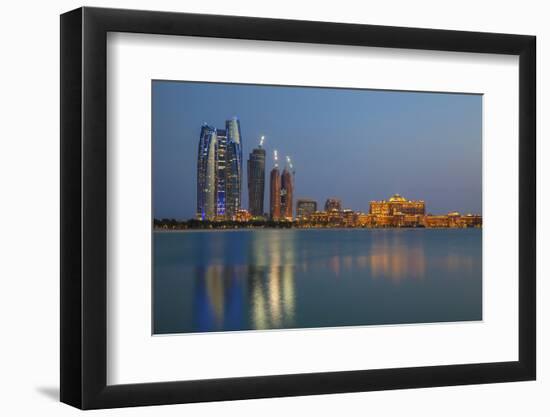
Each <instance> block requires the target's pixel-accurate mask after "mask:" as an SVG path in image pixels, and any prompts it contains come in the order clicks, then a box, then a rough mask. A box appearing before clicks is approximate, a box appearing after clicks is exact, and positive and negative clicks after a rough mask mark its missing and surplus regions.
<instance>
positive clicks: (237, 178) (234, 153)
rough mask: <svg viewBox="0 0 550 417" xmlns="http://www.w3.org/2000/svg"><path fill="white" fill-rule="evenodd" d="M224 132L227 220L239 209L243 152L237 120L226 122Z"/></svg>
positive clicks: (239, 126)
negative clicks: (225, 143)
mask: <svg viewBox="0 0 550 417" xmlns="http://www.w3.org/2000/svg"><path fill="white" fill-rule="evenodd" d="M225 131H226V134H227V148H226V161H227V162H226V167H225V170H226V184H225V187H226V188H225V190H226V192H225V214H226V216H227V217H229V218H234V217H235V215H236V214H237V211H238V210H239V209H240V208H241V185H242V184H241V178H242V160H243V151H242V138H241V125H240V122H239V119H237V118H236V117H234V118H233V119H231V120H227V121H226V122H225Z"/></svg>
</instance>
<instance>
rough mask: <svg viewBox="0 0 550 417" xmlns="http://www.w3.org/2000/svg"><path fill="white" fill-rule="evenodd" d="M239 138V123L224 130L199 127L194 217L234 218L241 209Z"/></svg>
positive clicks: (232, 123)
mask: <svg viewBox="0 0 550 417" xmlns="http://www.w3.org/2000/svg"><path fill="white" fill-rule="evenodd" d="M241 185H242V137H241V126H240V122H239V120H238V119H237V118H236V117H234V118H233V119H231V120H227V121H226V122H225V129H216V128H214V127H212V126H209V125H208V124H204V125H203V126H202V128H201V133H200V139H199V152H198V156H197V217H198V218H199V219H201V220H212V219H216V218H226V219H233V218H235V215H236V214H237V212H238V211H239V209H240V208H241Z"/></svg>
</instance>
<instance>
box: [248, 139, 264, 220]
mask: <svg viewBox="0 0 550 417" xmlns="http://www.w3.org/2000/svg"><path fill="white" fill-rule="evenodd" d="M247 166H248V211H249V212H250V214H251V215H252V216H254V217H257V216H263V214H264V190H265V149H263V147H262V146H261V145H260V146H259V147H257V148H255V149H253V150H252V152H251V153H250V155H249V156H248V164H247Z"/></svg>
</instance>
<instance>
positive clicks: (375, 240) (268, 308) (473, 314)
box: [154, 230, 481, 333]
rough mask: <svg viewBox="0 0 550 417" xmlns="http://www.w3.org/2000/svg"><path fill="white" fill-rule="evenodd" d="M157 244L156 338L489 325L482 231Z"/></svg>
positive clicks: (256, 236) (244, 235) (209, 236)
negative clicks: (484, 295) (360, 327)
mask: <svg viewBox="0 0 550 417" xmlns="http://www.w3.org/2000/svg"><path fill="white" fill-rule="evenodd" d="M433 232H435V233H433ZM453 233H454V234H453ZM154 237H155V258H154V259H155V282H154V285H155V295H154V297H155V299H154V305H155V307H154V308H155V310H154V314H155V317H154V322H155V332H156V333H177V332H204V331H224V330H250V329H278V328H296V327H297V328H303V327H325V326H330V327H333V326H343V325H359V324H386V323H410V322H426V321H456V320H479V319H481V231H480V230H473V231H472V230H466V231H462V230H410V231H407V230H351V231H340V230H332V231H327V230H324V231H304V230H301V231H300V230H266V231H237V232H183V233H155V236H154ZM442 306H447V307H448V308H446V309H445V307H442Z"/></svg>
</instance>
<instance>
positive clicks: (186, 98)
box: [152, 81, 482, 219]
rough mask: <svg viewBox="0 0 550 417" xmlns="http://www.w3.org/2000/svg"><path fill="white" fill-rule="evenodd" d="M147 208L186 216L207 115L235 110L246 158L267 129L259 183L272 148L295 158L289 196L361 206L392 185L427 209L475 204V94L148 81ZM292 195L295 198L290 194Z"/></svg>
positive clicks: (475, 208) (221, 117)
mask: <svg viewBox="0 0 550 417" xmlns="http://www.w3.org/2000/svg"><path fill="white" fill-rule="evenodd" d="M152 97H153V103H152V104H153V107H152V108H153V110H152V111H153V118H152V122H153V138H152V140H153V211H154V216H155V217H156V218H165V217H169V218H177V219H187V218H191V217H194V213H195V210H196V169H197V151H198V141H199V133H200V128H201V125H202V124H203V123H204V122H207V123H208V124H210V125H212V126H215V127H217V128H224V126H225V120H226V119H229V118H231V117H233V116H237V117H238V118H239V119H240V123H241V132H242V138H243V139H242V142H243V171H244V176H243V195H242V198H243V207H244V208H248V190H247V188H246V184H247V181H246V161H247V159H248V154H249V153H250V152H251V150H252V149H253V148H254V147H256V146H257V144H258V142H259V138H260V136H261V135H265V137H266V139H265V144H264V147H265V148H266V151H267V158H266V193H265V203H264V210H265V211H269V207H268V205H267V204H268V198H269V185H268V176H269V171H270V170H271V168H272V167H273V157H272V152H273V149H277V150H278V152H279V159H280V160H281V159H282V158H284V157H285V156H286V155H290V157H291V158H292V161H293V164H294V168H295V170H296V177H295V179H296V183H295V198H294V199H295V200H296V199H298V198H313V199H315V200H317V203H318V205H319V207H321V208H322V207H323V205H324V202H325V200H326V198H328V197H338V198H341V199H342V203H343V206H344V207H345V208H350V209H352V210H357V211H365V212H367V211H368V209H369V201H370V200H381V199H386V198H388V197H390V196H391V195H392V194H394V193H399V194H401V195H403V196H405V197H406V198H409V199H423V200H425V201H426V208H427V211H428V212H430V213H434V214H436V213H447V212H449V211H454V210H458V211H460V212H463V213H467V212H474V213H481V201H482V200H481V192H482V191H481V190H482V177H481V173H482V168H481V165H482V163H481V160H482V158H481V149H482V142H481V141H482V139H481V136H482V127H481V124H482V96H481V95H467V94H442V93H416V92H398V91H381V90H350V89H334V88H303V87H279V86H260V85H240V84H216V83H197V82H179V81H153V87H152ZM294 204H295V202H294Z"/></svg>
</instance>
